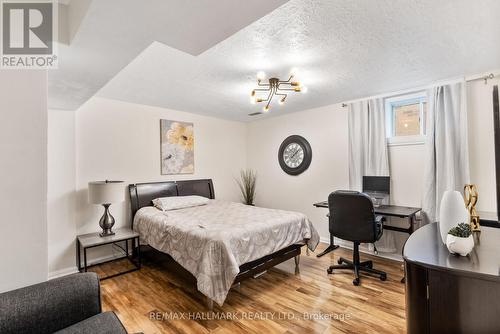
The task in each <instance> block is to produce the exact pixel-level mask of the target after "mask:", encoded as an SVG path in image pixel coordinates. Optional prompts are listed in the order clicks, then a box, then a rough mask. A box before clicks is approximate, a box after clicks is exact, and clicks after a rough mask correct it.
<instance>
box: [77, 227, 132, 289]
mask: <svg viewBox="0 0 500 334" xmlns="http://www.w3.org/2000/svg"><path fill="white" fill-rule="evenodd" d="M114 232H115V234H114V235H110V236H107V237H101V236H99V232H96V233H88V234H82V235H78V236H77V237H76V266H77V268H78V271H80V272H85V271H87V270H88V268H90V267H93V266H96V265H99V264H103V263H108V262H112V261H117V260H121V259H125V258H126V259H127V260H129V262H130V263H132V264H133V265H134V268H133V269H130V270H126V271H123V272H120V273H118V274H114V275H110V276H106V277H104V278H101V280H105V279H108V278H111V277H115V276H118V275H123V274H126V273H130V272H132V271H136V270H139V269H141V252H140V245H139V233H137V232H134V231H133V230H131V229H130V228H118V229H116V230H114ZM119 243H122V244H124V246H125V248H123V247H122V246H120V245H119ZM129 243H130V244H131V250H132V255H130V254H129ZM109 244H114V245H116V246H118V248H119V249H121V250H122V251H123V256H121V257H117V258H113V259H111V260H107V261H102V262H97V263H93V264H92V265H90V266H89V265H88V264H87V250H88V249H90V248H95V247H100V246H104V245H109ZM82 251H83V266H82V260H81V256H82ZM134 258H135V259H134Z"/></svg>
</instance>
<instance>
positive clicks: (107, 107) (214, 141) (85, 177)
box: [73, 97, 246, 256]
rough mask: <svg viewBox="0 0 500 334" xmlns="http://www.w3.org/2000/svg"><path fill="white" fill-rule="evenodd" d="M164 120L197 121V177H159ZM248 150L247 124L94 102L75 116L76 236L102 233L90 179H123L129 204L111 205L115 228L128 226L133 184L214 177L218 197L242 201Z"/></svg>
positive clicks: (142, 107) (171, 111) (100, 100)
mask: <svg viewBox="0 0 500 334" xmlns="http://www.w3.org/2000/svg"><path fill="white" fill-rule="evenodd" d="M160 119H173V120H179V121H186V122H193V123H194V131H195V174H188V175H161V174H160ZM245 147H246V126H245V124H243V123H240V122H232V121H225V120H221V119H216V118H212V117H205V116H200V115H195V114H190V113H186V112H180V111H175V110H168V109H163V108H157V107H152V106H145V105H138V104H132V103H126V102H121V101H116V100H110V99H104V98H98V97H94V98H92V99H90V100H89V101H88V102H87V103H86V104H85V105H83V106H82V107H81V108H80V109H78V111H77V112H76V148H77V149H76V210H75V224H76V232H77V234H82V233H90V232H95V231H98V230H99V226H98V221H99V218H100V217H101V215H102V213H103V208H102V207H100V206H95V205H90V204H88V202H87V194H88V193H87V186H88V182H89V181H95V180H104V179H110V180H111V179H113V180H123V181H125V183H124V186H123V196H124V200H125V199H126V201H125V202H123V203H116V204H113V205H112V206H111V212H112V214H113V216H114V217H115V219H116V225H115V228H116V227H120V226H129V224H130V213H129V210H130V209H129V208H130V206H129V201H128V194H126V186H127V185H128V184H129V183H138V182H151V181H162V180H180V179H195V178H212V179H213V182H214V187H215V194H216V197H217V198H219V199H226V200H233V201H239V199H240V194H239V190H238V188H237V185H236V183H235V181H234V178H235V177H237V176H238V175H239V171H240V169H242V168H245V166H246V152H245ZM73 254H74V253H73ZM73 256H74V255H73ZM96 256H97V255H96Z"/></svg>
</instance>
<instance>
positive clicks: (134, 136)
mask: <svg viewBox="0 0 500 334" xmlns="http://www.w3.org/2000/svg"><path fill="white" fill-rule="evenodd" d="M497 82H498V80H497ZM492 84H493V82H491V81H490V84H488V85H487V86H485V85H484V83H483V82H482V81H477V82H472V83H470V84H469V86H468V104H469V131H470V138H469V141H470V156H471V159H470V160H471V181H472V182H473V183H476V184H477V185H478V188H479V192H480V200H479V203H478V208H479V209H480V210H486V211H495V205H496V204H495V203H496V202H495V188H494V186H495V183H494V180H495V179H494V178H495V175H494V153H493V152H494V151H493V147H494V146H493V127H492V123H491V117H492V114H491V113H492V104H491V88H492ZM161 118H164V119H176V120H181V121H190V122H194V124H195V139H196V143H195V169H196V173H195V174H194V175H183V176H162V175H160V159H159V151H160V147H159V145H160V144H159V136H160V134H159V119H161ZM75 124H76V125H75ZM347 131H348V130H347V109H346V108H342V107H341V106H340V105H331V106H326V107H322V108H317V109H312V110H306V111H303V112H298V113H293V114H288V115H284V116H281V117H274V118H270V119H266V120H261V121H255V122H252V123H248V124H243V123H238V122H230V121H224V120H220V119H215V118H210V117H203V116H199V115H194V114H189V113H185V112H179V111H174V110H168V109H163V108H156V107H151V106H144V105H137V104H131V103H126V102H120V101H116V100H109V99H103V98H92V99H91V100H90V101H89V102H88V103H86V104H85V105H84V106H83V107H82V108H81V109H79V110H78V111H77V112H76V114H75V113H72V112H68V111H52V110H51V111H49V152H48V154H49V161H48V163H49V173H48V180H49V193H48V197H49V198H48V199H49V202H48V228H49V231H48V232H49V263H50V265H49V268H50V272H51V273H52V274H58V273H65V272H67V271H68V270H74V257H75V254H74V238H75V236H76V234H80V233H88V232H95V231H97V230H98V226H97V224H98V223H97V222H98V219H99V217H100V216H101V214H102V208H101V207H98V206H92V205H89V204H88V203H87V182H88V181H91V180H99V179H105V178H108V179H121V180H124V181H126V182H125V184H128V183H133V182H148V181H161V180H175V179H193V178H205V177H207V178H213V179H214V184H215V190H216V195H217V198H222V199H228V200H236V201H237V200H239V192H238V189H237V187H236V186H235V183H234V179H233V178H234V177H237V176H238V173H239V170H240V168H244V167H245V166H248V167H251V168H254V169H256V170H257V171H258V174H259V175H258V188H257V199H256V203H257V204H258V205H262V206H267V207H274V208H282V209H287V210H295V211H300V212H303V213H305V214H306V215H307V216H308V217H309V218H310V219H311V221H312V222H313V224H314V225H315V226H316V228H317V229H318V231H319V232H320V235H321V237H322V239H323V240H327V239H328V226H327V220H326V217H325V214H326V210H323V209H317V208H314V207H313V206H312V203H314V202H316V201H320V200H324V199H326V197H327V196H328V194H329V193H330V192H331V191H332V190H335V189H341V188H347V187H348V163H347V159H348V152H347ZM292 134H299V135H302V136H304V137H305V138H307V139H308V140H309V142H310V143H311V146H312V148H313V160H312V163H311V166H310V167H309V169H308V170H307V171H306V172H305V173H303V174H302V175H300V176H295V177H294V176H289V175H287V174H285V173H284V172H282V171H281V169H280V167H279V164H278V160H277V150H278V147H279V145H280V144H281V142H282V141H283V139H284V138H286V137H287V136H289V135H292ZM389 155H390V168H391V174H392V175H391V181H392V183H391V187H392V189H391V191H392V195H391V197H392V202H393V203H394V204H398V205H408V206H420V203H421V196H422V178H423V165H424V160H425V147H424V146H423V145H412V146H391V147H389ZM74 159H76V160H74ZM126 196H127V195H126V193H125V186H124V198H126ZM111 210H112V213H113V215H114V216H115V218H116V220H117V227H119V226H124V225H126V224H128V223H129V216H128V211H129V204H128V202H124V203H122V204H113V205H112V209H111ZM391 223H393V224H404V222H401V221H397V220H393V221H392V222H391ZM395 235H396V236H397V238H396V241H397V245H398V252H400V249H401V246H402V244H403V243H404V241H405V240H406V237H407V236H406V235H404V234H401V233H395ZM96 256H97V255H96Z"/></svg>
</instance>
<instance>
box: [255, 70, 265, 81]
mask: <svg viewBox="0 0 500 334" xmlns="http://www.w3.org/2000/svg"><path fill="white" fill-rule="evenodd" d="M265 77H266V73H264V72H262V71H260V72H259V73H257V79H259V80H264V79H265Z"/></svg>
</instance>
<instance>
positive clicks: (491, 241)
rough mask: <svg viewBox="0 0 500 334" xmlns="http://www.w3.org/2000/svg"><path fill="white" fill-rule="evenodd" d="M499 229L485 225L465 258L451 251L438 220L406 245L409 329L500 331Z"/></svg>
mask: <svg viewBox="0 0 500 334" xmlns="http://www.w3.org/2000/svg"><path fill="white" fill-rule="evenodd" d="M499 240H500V229H498V228H491V227H486V226H481V232H479V233H475V234H474V243H475V247H474V249H473V250H472V252H471V253H470V254H469V255H468V256H465V257H462V256H456V255H453V254H450V253H449V252H448V249H447V248H446V246H445V245H444V244H443V242H442V241H441V235H440V233H439V227H438V226H437V224H436V223H432V224H428V225H425V226H423V227H421V228H420V229H418V230H417V231H415V233H413V234H412V235H411V236H410V238H409V239H408V240H407V241H406V244H405V246H404V249H403V258H404V261H405V272H406V326H407V333H408V334H414V333H418V334H420V333H454V334H455V333H457V334H458V333H500V317H499V316H498V315H499V314H500V303H499V302H498V300H500V271H499V267H500V245H499V242H498V241H499Z"/></svg>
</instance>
